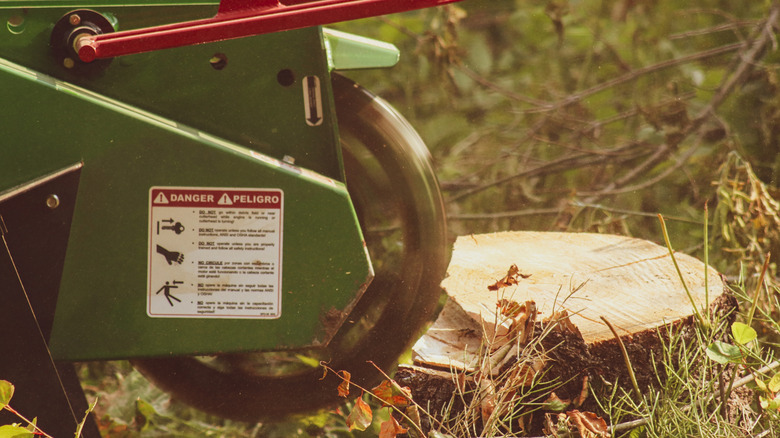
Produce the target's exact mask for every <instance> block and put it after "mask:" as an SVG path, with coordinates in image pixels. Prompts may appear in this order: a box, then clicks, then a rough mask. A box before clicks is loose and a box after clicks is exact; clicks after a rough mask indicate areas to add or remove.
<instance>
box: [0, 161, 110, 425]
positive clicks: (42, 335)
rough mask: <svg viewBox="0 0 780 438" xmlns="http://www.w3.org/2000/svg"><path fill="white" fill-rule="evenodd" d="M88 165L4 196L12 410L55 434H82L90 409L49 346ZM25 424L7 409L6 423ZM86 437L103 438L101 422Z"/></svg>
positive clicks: (5, 347) (0, 226) (2, 419)
mask: <svg viewBox="0 0 780 438" xmlns="http://www.w3.org/2000/svg"><path fill="white" fill-rule="evenodd" d="M80 169H81V164H80V163H79V164H77V165H74V166H70V167H68V168H66V169H63V170H61V171H59V172H55V173H53V174H51V175H47V176H45V177H43V178H40V179H38V180H35V181H32V182H30V183H28V184H25V185H23V186H20V187H17V188H15V189H13V190H10V191H8V192H5V193H2V194H0V297H1V298H0V299H1V300H2V303H3V305H2V306H0V333H2V336H0V352H2V354H3V357H4V359H3V360H2V361H0V376H2V378H3V379H6V380H8V381H10V382H11V383H12V384H14V385H15V387H16V391H15V396H14V398H13V399H12V401H11V405H12V406H13V407H14V409H15V410H16V411H17V412H19V413H20V414H22V415H24V416H25V417H26V418H33V417H38V426H39V427H40V428H41V429H42V430H44V431H45V432H46V433H48V434H50V435H52V436H68V435H72V434H73V433H74V432H75V431H76V427H77V425H78V424H79V423H80V422H81V420H82V418H83V416H84V412H86V409H87V402H86V399H85V398H84V392H83V391H82V389H81V385H80V383H79V380H78V376H77V375H76V372H75V370H74V368H73V366H72V365H71V364H69V363H57V362H54V360H53V359H52V356H51V353H50V351H49V348H48V345H47V338H48V335H49V332H50V331H51V326H52V321H53V318H54V308H55V306H56V302H57V290H58V288H59V281H60V276H61V273H62V264H63V260H64V258H65V249H66V247H67V241H68V233H69V231H70V222H71V217H72V215H73V208H74V205H75V199H76V190H77V188H78V180H79V173H80ZM18 421H19V419H18V418H16V417H15V416H13V415H11V414H10V413H8V412H7V411H5V410H3V412H2V413H0V424H5V423H8V422H18ZM82 436H84V437H99V436H100V433H99V431H98V429H97V425H96V424H95V423H94V421H93V420H91V418H90V420H88V422H87V424H85V428H84V433H83V434H82Z"/></svg>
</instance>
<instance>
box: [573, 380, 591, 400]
mask: <svg viewBox="0 0 780 438" xmlns="http://www.w3.org/2000/svg"><path fill="white" fill-rule="evenodd" d="M587 398H588V376H587V375H585V376H582V390H580V395H578V396H577V398H575V399H574V406H576V407H580V406H582V404H583V403H585V400H586V399H587Z"/></svg>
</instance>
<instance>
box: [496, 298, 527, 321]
mask: <svg viewBox="0 0 780 438" xmlns="http://www.w3.org/2000/svg"><path fill="white" fill-rule="evenodd" d="M496 307H498V310H499V311H500V312H501V316H506V317H507V318H516V317H517V316H518V315H520V314H521V313H523V312H525V306H524V305H521V304H520V303H518V302H517V301H512V300H507V299H505V298H501V299H500V300H498V302H497V303H496Z"/></svg>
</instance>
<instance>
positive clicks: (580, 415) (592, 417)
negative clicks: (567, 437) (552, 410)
mask: <svg viewBox="0 0 780 438" xmlns="http://www.w3.org/2000/svg"><path fill="white" fill-rule="evenodd" d="M566 415H567V416H568V417H569V421H570V422H571V423H573V424H574V426H576V427H577V430H578V431H579V432H580V435H582V437H583V438H591V437H594V438H609V429H607V422H606V421H604V419H603V418H601V417H599V416H598V415H596V414H594V413H593V412H587V411H586V412H580V411H578V410H573V411H568V412H566Z"/></svg>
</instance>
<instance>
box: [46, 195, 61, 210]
mask: <svg viewBox="0 0 780 438" xmlns="http://www.w3.org/2000/svg"><path fill="white" fill-rule="evenodd" d="M46 206H47V207H49V208H50V209H52V210H54V209H55V208H57V207H59V206H60V197H59V196H57V195H55V194H51V195H49V196H48V197H47V198H46Z"/></svg>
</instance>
